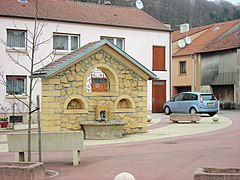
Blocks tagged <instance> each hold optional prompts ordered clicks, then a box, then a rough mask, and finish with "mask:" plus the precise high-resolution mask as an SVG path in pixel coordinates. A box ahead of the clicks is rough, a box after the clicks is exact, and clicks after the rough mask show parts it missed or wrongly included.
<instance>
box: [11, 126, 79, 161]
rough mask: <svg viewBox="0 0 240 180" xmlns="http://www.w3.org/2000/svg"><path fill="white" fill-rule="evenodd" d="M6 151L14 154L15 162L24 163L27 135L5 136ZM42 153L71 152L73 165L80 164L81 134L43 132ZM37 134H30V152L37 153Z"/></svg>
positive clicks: (77, 132) (76, 132)
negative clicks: (6, 142) (6, 141)
mask: <svg viewBox="0 0 240 180" xmlns="http://www.w3.org/2000/svg"><path fill="white" fill-rule="evenodd" d="M7 140H8V151H9V152H15V153H16V156H15V158H16V159H15V160H16V161H25V158H24V152H28V133H25V132H24V133H9V134H7ZM41 142H42V151H43V152H44V151H69V150H71V151H73V165H78V164H79V163H80V162H81V159H80V151H81V150H83V132H82V131H74V132H43V133H42V134H41ZM38 149H39V148H38V133H37V132H33V133H32V134H31V151H32V152H38Z"/></svg>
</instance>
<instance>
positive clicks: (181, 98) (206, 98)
mask: <svg viewBox="0 0 240 180" xmlns="http://www.w3.org/2000/svg"><path fill="white" fill-rule="evenodd" d="M163 111H164V113H165V114H166V115H169V114H171V113H190V114H195V113H207V114H209V116H214V115H215V114H216V113H217V112H218V100H217V99H216V98H215V96H214V95H213V94H211V93H203V92H182V93H179V94H177V95H176V96H174V97H173V98H171V99H170V101H167V102H165V103H164V105H163Z"/></svg>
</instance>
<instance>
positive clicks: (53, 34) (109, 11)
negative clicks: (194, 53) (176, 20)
mask: <svg viewBox="0 0 240 180" xmlns="http://www.w3.org/2000/svg"><path fill="white" fill-rule="evenodd" d="M35 2H38V4H36V3H35ZM0 7H1V8H0V22H1V23H0V26H1V28H0V39H1V44H0V53H1V61H0V64H1V72H2V73H1V74H2V83H1V85H0V92H1V96H0V104H2V105H4V106H8V107H10V110H9V113H12V112H13V111H22V112H26V109H24V106H23V105H22V103H20V104H19V103H17V101H15V98H14V96H13V95H15V96H17V97H18V98H19V99H20V100H21V101H27V95H28V93H29V78H28V76H29V73H28V68H29V67H30V66H29V62H30V61H29V57H30V58H31V47H32V46H31V43H32V41H31V39H32V36H33V30H34V23H35V17H38V19H37V26H35V27H37V29H38V30H39V31H40V33H39V34H38V42H39V46H38V47H37V48H36V51H35V61H36V62H38V63H35V64H34V65H35V66H34V69H35V70H36V69H38V68H39V67H41V66H43V65H46V64H48V63H49V62H51V61H54V60H56V59H58V58H60V57H62V56H64V55H66V54H68V53H70V52H72V51H73V50H76V49H78V48H80V47H82V46H84V45H86V44H88V43H89V42H94V41H99V40H101V39H107V40H109V41H110V42H112V43H113V44H115V45H117V46H118V47H119V48H120V49H122V50H123V51H125V52H127V53H128V54H129V55H130V56H132V57H133V58H134V59H137V60H138V61H139V62H140V63H141V64H143V65H144V66H145V67H147V68H148V69H150V70H152V71H153V72H154V73H155V74H156V75H157V78H156V80H154V81H148V83H147V86H148V91H147V109H148V111H152V110H153V112H160V111H161V105H162V104H163V103H164V101H165V100H166V99H168V98H169V97H170V88H171V86H170V83H171V82H170V65H171V64H170V62H171V42H170V41H171V29H170V28H168V27H167V26H165V25H164V24H163V23H161V22H159V21H158V20H156V19H154V18H153V17H151V16H150V15H148V14H146V13H145V12H143V11H142V10H139V9H136V8H128V7H117V6H109V5H99V4H87V3H80V2H73V1H65V0H62V1H54V0H49V1H41V0H39V1H33V0H29V1H28V2H27V3H24V4H22V3H20V2H18V1H15V0H10V1H2V2H0ZM10 7H11V8H10ZM35 29H36V28H35ZM25 67H27V68H25ZM40 84H41V83H40V80H38V81H37V82H36V85H35V87H34V91H33V96H34V97H35V96H36V95H41V86H40ZM7 87H8V88H7ZM15 105H16V106H15ZM14 106H15V107H14ZM12 107H14V108H12Z"/></svg>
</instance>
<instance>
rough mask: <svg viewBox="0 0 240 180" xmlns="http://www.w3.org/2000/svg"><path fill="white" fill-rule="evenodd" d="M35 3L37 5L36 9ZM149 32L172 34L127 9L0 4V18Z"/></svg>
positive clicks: (64, 0) (59, 2)
mask: <svg viewBox="0 0 240 180" xmlns="http://www.w3.org/2000/svg"><path fill="white" fill-rule="evenodd" d="M35 2H39V6H38V7H39V8H36V5H35ZM36 9H38V18H39V19H44V20H54V21H65V22H75V23H82V24H93V25H106V26H117V27H128V28H140V29H150V30H161V31H172V30H171V29H170V28H169V27H167V26H166V25H165V24H163V23H161V22H160V21H158V20H157V19H155V18H153V17H152V16H150V15H149V14H147V13H145V12H144V11H142V10H139V9H137V8H131V7H123V6H112V5H103V4H93V3H83V2H76V1H69V0H38V1H35V0H28V2H27V3H20V2H18V1H17V0H2V1H0V16H6V17H14V18H16V17H18V18H31V19H33V18H35V16H36Z"/></svg>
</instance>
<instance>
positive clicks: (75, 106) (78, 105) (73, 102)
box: [64, 95, 88, 114]
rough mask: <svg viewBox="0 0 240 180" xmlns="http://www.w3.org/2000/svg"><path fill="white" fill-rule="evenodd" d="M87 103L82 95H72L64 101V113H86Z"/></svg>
mask: <svg viewBox="0 0 240 180" xmlns="http://www.w3.org/2000/svg"><path fill="white" fill-rule="evenodd" d="M87 112H88V103H87V101H86V100H85V98H84V97H83V96H80V95H74V96H70V97H68V98H67V99H66V101H65V103H64V113H77V114H79V113H87Z"/></svg>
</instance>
